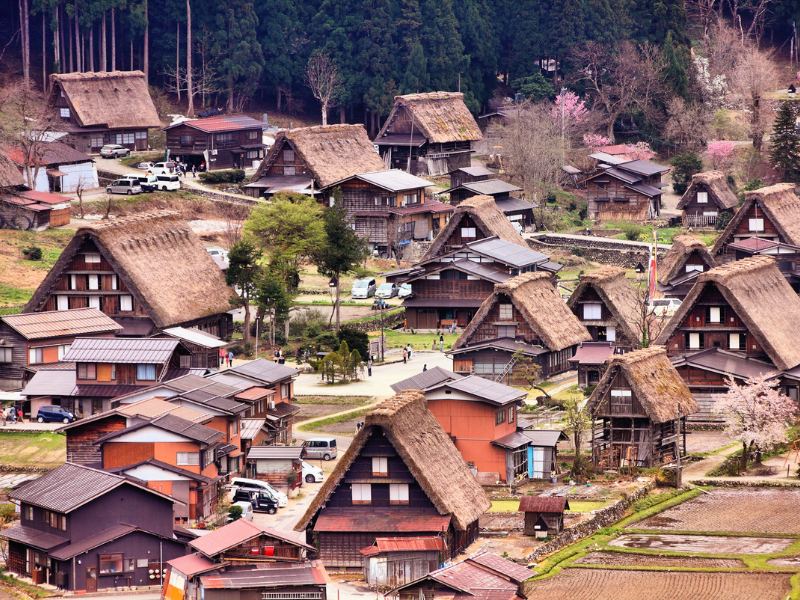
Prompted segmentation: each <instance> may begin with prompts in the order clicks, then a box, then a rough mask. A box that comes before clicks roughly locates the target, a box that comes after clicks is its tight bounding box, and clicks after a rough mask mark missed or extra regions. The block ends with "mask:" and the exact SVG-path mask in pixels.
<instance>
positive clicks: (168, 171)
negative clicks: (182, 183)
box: [150, 160, 178, 175]
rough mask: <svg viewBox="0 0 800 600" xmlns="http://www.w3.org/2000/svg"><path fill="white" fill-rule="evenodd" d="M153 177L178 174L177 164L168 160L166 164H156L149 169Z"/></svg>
mask: <svg viewBox="0 0 800 600" xmlns="http://www.w3.org/2000/svg"><path fill="white" fill-rule="evenodd" d="M150 172H151V173H152V174H153V175H172V174H173V173H174V174H177V173H178V165H177V163H174V162H172V161H171V160H168V161H166V162H157V163H156V164H154V165H153V166H152V167H151V168H150Z"/></svg>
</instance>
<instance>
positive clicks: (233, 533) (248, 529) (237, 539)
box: [189, 519, 314, 558]
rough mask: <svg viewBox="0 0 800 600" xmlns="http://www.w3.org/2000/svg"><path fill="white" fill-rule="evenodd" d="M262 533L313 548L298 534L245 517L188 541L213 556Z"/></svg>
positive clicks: (206, 554) (294, 544)
mask: <svg viewBox="0 0 800 600" xmlns="http://www.w3.org/2000/svg"><path fill="white" fill-rule="evenodd" d="M262 535H266V536H269V537H272V538H275V539H278V540H281V541H283V542H286V543H287V544H292V545H293V546H297V547H298V548H305V549H307V550H314V547H313V546H309V545H308V544H306V543H305V542H303V541H302V540H300V539H299V536H298V535H297V534H296V533H294V532H289V531H280V530H278V529H274V528H272V527H267V526H266V525H260V524H256V523H253V522H252V521H247V520H245V519H238V520H236V521H233V522H232V523H228V524H227V525H225V526H224V527H220V528H219V529H215V530H214V531H212V532H210V533H207V534H206V535H203V536H200V537H199V538H197V539H195V540H192V541H191V542H189V545H190V546H191V547H192V548H194V549H195V550H197V551H198V552H200V553H201V554H204V555H205V556H207V557H209V558H214V557H215V556H216V555H218V554H221V553H222V552H225V551H226V550H230V549H231V548H234V547H236V546H239V545H240V544H244V543H245V542H248V541H250V540H252V539H253V538H256V537H259V536H262Z"/></svg>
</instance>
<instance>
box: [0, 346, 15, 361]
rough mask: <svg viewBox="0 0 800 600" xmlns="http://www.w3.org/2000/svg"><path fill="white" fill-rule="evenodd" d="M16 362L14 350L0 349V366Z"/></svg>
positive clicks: (4, 347)
mask: <svg viewBox="0 0 800 600" xmlns="http://www.w3.org/2000/svg"><path fill="white" fill-rule="evenodd" d="M13 362H14V349H13V348H9V347H7V346H2V347H0V364H4V365H5V364H10V363H13Z"/></svg>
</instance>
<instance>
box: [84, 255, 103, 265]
mask: <svg viewBox="0 0 800 600" xmlns="http://www.w3.org/2000/svg"><path fill="white" fill-rule="evenodd" d="M100 260H101V257H100V253H99V252H84V253H83V262H84V264H87V265H98V264H100Z"/></svg>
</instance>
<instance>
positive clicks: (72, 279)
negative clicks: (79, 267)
mask: <svg viewBox="0 0 800 600" xmlns="http://www.w3.org/2000/svg"><path fill="white" fill-rule="evenodd" d="M69 289H71V290H77V289H78V276H77V275H70V276H69Z"/></svg>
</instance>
